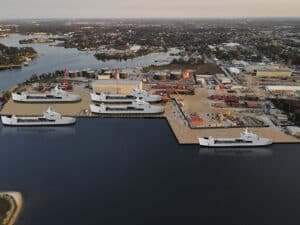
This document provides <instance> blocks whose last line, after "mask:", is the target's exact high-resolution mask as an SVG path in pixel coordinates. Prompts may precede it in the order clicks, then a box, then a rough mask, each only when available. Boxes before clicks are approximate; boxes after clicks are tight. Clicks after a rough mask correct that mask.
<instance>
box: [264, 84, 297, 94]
mask: <svg viewBox="0 0 300 225" xmlns="http://www.w3.org/2000/svg"><path fill="white" fill-rule="evenodd" d="M265 88H266V90H267V91H270V92H297V91H300V86H287V85H268V86H266V87H265Z"/></svg>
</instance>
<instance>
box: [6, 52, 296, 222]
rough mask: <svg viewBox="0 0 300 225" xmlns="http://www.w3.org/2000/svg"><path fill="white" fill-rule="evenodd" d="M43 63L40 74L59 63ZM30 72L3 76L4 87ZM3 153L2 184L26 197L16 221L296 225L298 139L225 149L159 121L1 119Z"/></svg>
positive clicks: (13, 72) (11, 72)
mask: <svg viewBox="0 0 300 225" xmlns="http://www.w3.org/2000/svg"><path fill="white" fill-rule="evenodd" d="M41 48H42V47H41ZM55 49H56V50H55V51H60V50H61V49H60V48H55ZM57 49H59V50H57ZM64 51H67V52H68V51H74V50H72V49H70V50H65V49H64ZM76 54H78V57H81V54H82V53H76ZM83 54H84V56H86V55H85V53H83ZM45 57H46V56H45ZM53 57H54V56H53ZM59 57H61V58H62V59H64V57H63V56H59ZM73 57H74V59H73V60H70V61H71V62H70V64H69V66H68V67H71V65H72V62H74V61H76V60H77V59H76V57H75V56H73ZM87 57H89V56H87ZM54 58H55V57H54ZM54 58H52V59H53V60H56V59H54ZM38 60H41V61H38ZM38 60H37V61H35V62H33V63H34V65H33V66H35V67H36V68H41V70H40V71H43V70H45V72H47V71H46V70H47V69H48V70H49V69H50V68H51V71H52V70H53V69H55V68H52V66H49V65H56V64H57V65H58V66H57V68H58V67H60V66H62V64H59V63H58V61H59V60H58V61H56V63H55V62H52V61H51V60H49V62H47V60H46V61H42V60H44V59H43V57H41V58H39V59H38ZM91 60H94V59H93V57H91ZM79 61H80V60H79ZM46 62H47V63H48V64H49V65H43V63H46ZM74 65H77V64H76V63H75V62H74ZM80 67H81V66H79V67H76V68H80ZM82 67H83V68H84V67H87V65H83V64H82ZM89 67H91V65H89ZM31 69H32V68H30V67H28V68H24V70H29V71H28V72H30V73H31V72H32V71H30V70H31ZM24 70H23V69H22V70H21V71H17V72H18V73H20V74H19V75H20V76H16V75H15V71H6V72H5V73H9V74H10V75H11V76H8V77H7V75H5V74H3V73H2V72H1V73H2V74H0V82H1V85H2V87H6V86H9V85H12V84H16V82H18V81H19V79H20V77H23V75H24V74H27V73H25V72H24ZM22 71H23V72H22ZM22 74H23V75H22ZM2 75H3V76H2ZM24 76H25V75H24ZM3 77H5V78H3ZM23 78H24V77H23ZM3 82H6V83H3ZM0 156H1V157H0V190H12V191H19V192H21V193H22V194H23V197H24V208H23V211H22V212H21V215H20V218H19V221H18V222H17V225H41V224H43V225H55V224H72V225H82V224H87V225H94V224H95V225H96V224H97V225H99V224H105V225H141V224H143V225H153V224H156V225H182V224H188V225H194V224H195V225H199V224H205V225H206V224H207V225H210V224H213V225H224V224H230V225H268V224H272V225H282V224H285V225H298V224H299V223H300V214H299V210H300V178H299V171H300V151H299V145H295V144H293V145H273V146H271V147H269V148H257V149H247V150H246V151H245V150H243V151H242V150H241V149H235V150H234V151H229V152H219V151H215V150H213V149H212V150H208V149H201V148H200V147H199V146H197V145H187V146H182V145H178V143H177V142H176V139H175V137H174V135H173V134H172V132H171V130H170V128H169V126H168V124H167V122H166V121H165V120H163V119H78V123H77V124H76V125H75V126H72V127H57V128H49V127H45V128H10V127H3V126H2V125H1V124H0Z"/></svg>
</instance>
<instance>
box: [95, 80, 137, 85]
mask: <svg viewBox="0 0 300 225" xmlns="http://www.w3.org/2000/svg"><path fill="white" fill-rule="evenodd" d="M116 82H117V81H116V80H114V79H111V80H96V81H93V83H92V85H115V84H116ZM140 83H141V81H138V80H118V84H120V85H139V84H140Z"/></svg>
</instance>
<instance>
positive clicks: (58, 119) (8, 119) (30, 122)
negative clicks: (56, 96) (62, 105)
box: [1, 107, 76, 126]
mask: <svg viewBox="0 0 300 225" xmlns="http://www.w3.org/2000/svg"><path fill="white" fill-rule="evenodd" d="M1 120H2V124H3V125H5V126H64V125H72V124H75V123H76V119H75V118H72V117H63V116H61V114H60V113H57V112H55V111H53V110H52V109H51V108H50V107H49V108H48V110H47V111H46V112H44V113H43V116H23V117H20V116H15V115H12V116H1Z"/></svg>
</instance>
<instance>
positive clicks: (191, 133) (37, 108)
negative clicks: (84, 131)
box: [0, 85, 300, 144]
mask: <svg viewBox="0 0 300 225" xmlns="http://www.w3.org/2000/svg"><path fill="white" fill-rule="evenodd" d="M73 92H74V93H75V94H79V95H80V96H81V101H80V102H75V103H17V102H14V101H13V100H12V99H10V100H9V101H8V102H7V103H6V104H5V105H4V107H3V108H2V110H1V111H0V115H13V114H15V115H17V116H40V115H42V113H43V112H44V111H46V110H47V108H48V107H49V106H51V107H52V108H53V110H55V111H57V112H59V113H61V114H62V115H63V116H71V117H76V118H99V119H100V118H139V119H141V118H147V119H149V118H153V119H159V118H160V119H161V118H163V119H165V120H167V122H168V124H169V126H170V129H171V130H172V132H173V133H174V136H175V137H176V140H177V141H178V143H179V144H198V138H199V137H205V136H207V137H208V136H213V137H219V138H221V137H224V138H235V137H239V136H240V133H241V132H242V131H243V130H244V128H242V127H240V128H235V127H232V128H224V127H223V128H221V127H211V128H210V127H207V128H205V129H192V128H191V126H190V124H189V123H188V122H187V119H186V118H185V115H184V114H183V112H181V113H180V111H181V110H178V106H177V105H176V104H174V99H173V100H170V101H169V102H167V103H165V104H163V103H159V104H163V105H164V107H165V112H164V113H163V114H158V115H156V114H155V115H122V114H118V115H96V114H93V113H91V112H90V107H89V106H90V104H92V101H91V98H90V94H89V93H90V90H88V89H86V88H83V86H80V85H75V86H74V89H73ZM206 98H207V93H206V92H205V91H204V90H203V89H197V91H196V95H195V96H185V103H186V105H185V106H184V107H183V109H184V110H185V111H190V112H193V111H197V112H200V113H202V114H204V113H205V112H209V113H212V112H216V110H217V112H220V110H219V109H214V108H212V107H211V106H210V105H209V103H208V101H207V100H206ZM224 112H225V111H224ZM250 130H251V131H253V132H254V133H256V134H258V135H259V136H262V137H266V138H271V139H272V140H273V143H300V139H298V138H296V137H294V136H291V135H288V134H286V133H284V132H283V131H281V130H280V129H279V128H276V127H272V126H270V127H250Z"/></svg>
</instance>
